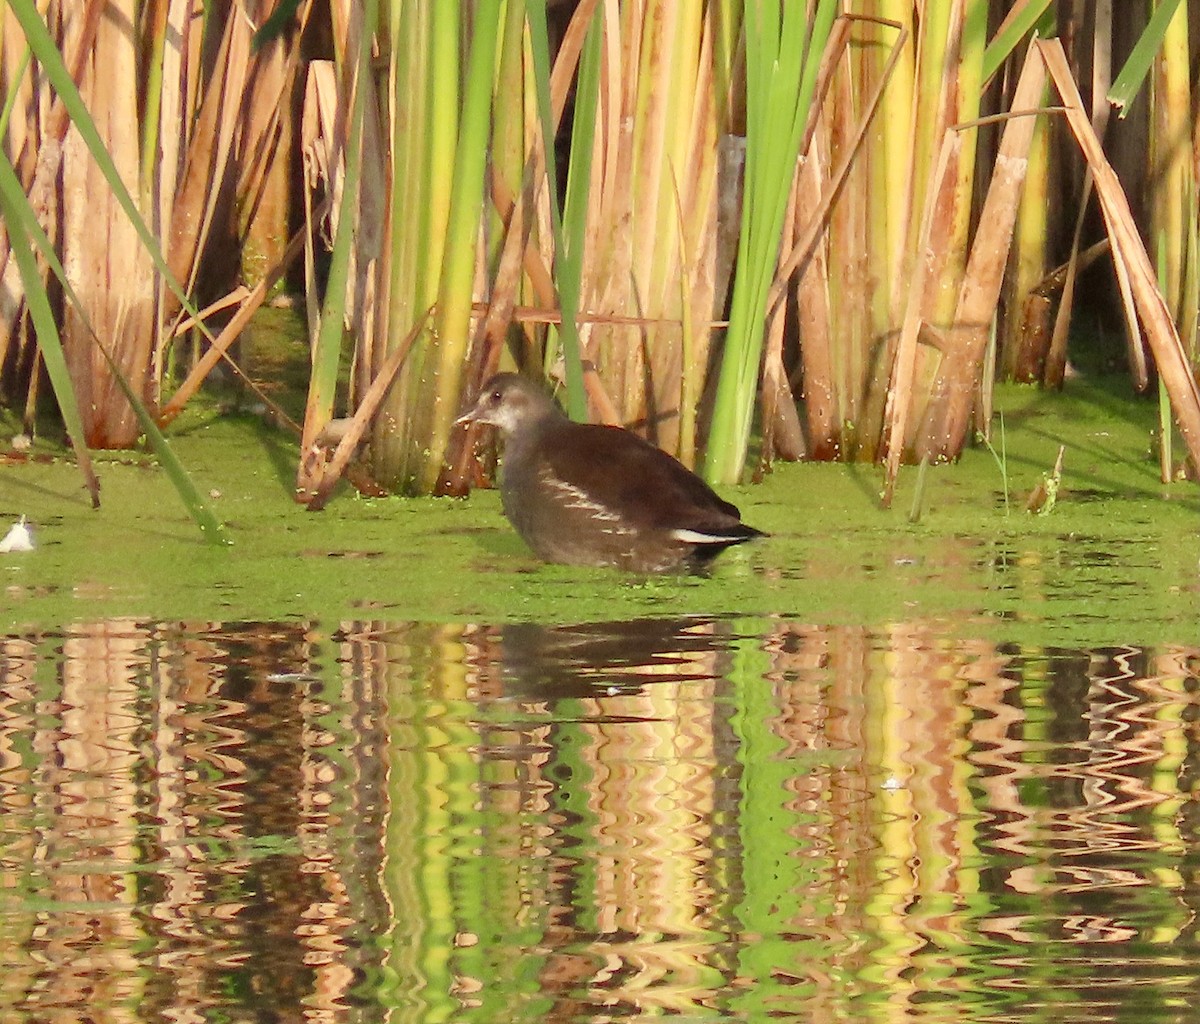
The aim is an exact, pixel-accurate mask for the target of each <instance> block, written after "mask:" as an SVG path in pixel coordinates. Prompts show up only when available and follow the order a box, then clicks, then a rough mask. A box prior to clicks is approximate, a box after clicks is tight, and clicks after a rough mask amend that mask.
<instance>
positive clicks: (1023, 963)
mask: <svg viewBox="0 0 1200 1024" xmlns="http://www.w3.org/2000/svg"><path fill="white" fill-rule="evenodd" d="M1198 664H1200V649H1197V648H1194V647H1184V646H1180V647H1174V648H1160V649H1153V650H1152V649H1145V648H1133V647H1130V648H1119V649H1118V648H1114V649H1097V650H1090V651H1078V650H1052V649H1025V648H1017V647H1011V648H1008V647H1004V646H998V645H996V644H994V643H991V642H985V641H983V640H980V639H974V640H969V639H968V640H964V639H962V638H961V636H956V635H952V634H950V633H949V632H947V631H946V630H945V629H944V628H943V627H942V626H940V625H939V624H938V623H934V622H920V621H914V622H908V623H897V624H894V625H893V626H891V627H889V628H887V629H867V628H864V627H849V626H839V627H829V626H822V625H816V624H811V623H804V622H799V621H795V620H791V619H786V618H771V619H736V620H735V619H724V618H719V617H690V618H675V619H652V620H645V621H640V622H632V623H593V624H583V625H575V626H556V627H542V626H537V625H531V624H508V625H501V626H490V625H479V624H417V623H389V622H370V621H361V622H343V623H336V624H322V623H316V622H314V623H290V624H289V623H212V622H190V623H154V622H139V621H133V620H109V621H102V622H96V623H81V624H76V625H72V626H71V627H69V628H66V629H63V630H62V631H60V632H57V633H25V634H19V635H12V636H8V637H0V943H2V946H3V949H4V959H5V966H6V968H7V970H6V971H5V972H3V974H0V1007H3V1014H2V1016H3V1019H5V1020H12V1021H15V1022H21V1024H24V1022H30V1024H31V1022H34V1021H39V1022H40V1021H45V1020H51V1021H59V1020H61V1021H72V1022H74V1021H78V1020H81V1019H88V1020H95V1021H158V1020H168V1019H169V1020H180V1021H201V1020H212V1019H221V1020H229V1021H243V1020H244V1021H251V1020H254V1021H257V1020H288V1021H291V1020H296V1021H357V1020H384V1019H386V1020H390V1021H395V1022H409V1021H412V1022H416V1021H432V1020H443V1019H444V1020H456V1021H471V1020H478V1021H486V1022H493V1021H499V1020H504V1021H523V1020H530V1021H532V1020H538V1021H542V1020H554V1021H596V1022H598V1021H608V1020H613V1019H617V1018H629V1017H653V1016H662V1015H670V1016H674V1017H678V1018H681V1019H685V1020H719V1019H731V1020H760V1019H768V1018H773V1017H783V1018H788V1019H799V1020H853V1021H875V1020H880V1021H883V1020H888V1021H891V1020H904V1021H921V1022H925V1021H928V1022H949V1021H961V1020H966V1019H970V1020H989V1021H1009V1020H1012V1021H1016V1020H1021V1021H1027V1020H1043V1019H1045V1020H1053V1021H1055V1022H1056V1024H1059V1022H1063V1021H1085V1020H1086V1021H1098V1020H1114V1021H1116V1020H1130V1021H1134V1020H1136V1021H1139V1022H1147V1021H1174V1020H1180V1019H1186V1017H1187V1015H1188V1012H1189V1009H1188V1004H1189V1003H1191V1002H1193V1001H1194V1000H1193V999H1192V998H1191V989H1192V988H1193V987H1194V985H1195V982H1194V978H1195V977H1196V974H1197V967H1200V950H1198V949H1197V944H1196V933H1195V931H1196V930H1195V926H1194V923H1193V922H1194V920H1195V912H1196V904H1197V896H1198V891H1197V886H1196V883H1195V881H1194V879H1195V876H1196V871H1195V864H1196V852H1197V843H1196V833H1197V810H1196V801H1195V800H1194V799H1193V796H1192V793H1193V789H1194V787H1195V781H1196V775H1197V770H1196V759H1195V757H1194V756H1193V750H1194V749H1195V734H1196V719H1197V704H1198V699H1197V675H1196V667H1197V665H1198Z"/></svg>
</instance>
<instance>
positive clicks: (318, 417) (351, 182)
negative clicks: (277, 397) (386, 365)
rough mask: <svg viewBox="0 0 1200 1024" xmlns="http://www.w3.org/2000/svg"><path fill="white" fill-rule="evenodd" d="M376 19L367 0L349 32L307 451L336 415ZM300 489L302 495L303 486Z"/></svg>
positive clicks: (373, 3) (374, 3)
mask: <svg viewBox="0 0 1200 1024" xmlns="http://www.w3.org/2000/svg"><path fill="white" fill-rule="evenodd" d="M378 17H379V0H366V3H365V4H364V6H363V8H362V13H361V20H360V21H359V23H358V25H357V26H356V29H352V31H351V36H352V38H353V39H354V46H355V47H356V49H354V50H353V51H352V52H351V53H350V54H348V55H347V59H346V62H345V66H344V67H343V68H342V81H343V82H344V83H345V88H346V90H347V91H348V92H349V94H350V95H351V96H352V97H353V101H352V103H351V106H350V110H349V111H348V112H347V120H348V122H349V125H348V132H349V137H348V141H347V143H346V148H345V151H344V152H345V177H344V180H343V182H342V195H341V201H340V204H339V207H338V216H337V230H336V233H335V235H334V239H333V250H332V253H331V254H330V259H329V277H328V282H327V284H326V286H325V297H324V301H323V302H322V304H321V322H320V327H319V328H318V330H317V336H316V338H315V339H314V340H313V350H312V374H311V376H310V378H309V383H308V401H307V403H306V405H305V410H304V436H303V439H302V442H301V443H302V449H303V450H305V451H307V450H308V448H309V446H310V445H311V444H312V443H313V442H314V441H315V440H316V438H317V436H318V435H319V434H320V432H321V431H322V430H323V429H324V427H325V425H326V424H327V423H328V422H329V420H330V419H331V418H332V417H333V409H334V398H335V393H336V391H337V377H338V366H339V364H340V362H341V352H342V335H343V332H344V327H343V324H344V322H345V315H346V286H347V284H348V282H349V279H350V255H351V250H352V245H353V241H354V220H355V207H356V205H357V203H358V191H359V179H360V177H361V174H362V132H363V111H364V108H365V105H366V95H367V89H366V81H367V79H368V77H369V76H370V74H371V35H372V33H373V32H374V28H375V24H376V22H377V20H378ZM301 472H303V464H302V467H301ZM301 483H303V481H301ZM299 490H300V491H301V492H304V491H305V488H304V487H303V486H302V487H301V488H300V489H299ZM297 497H298V499H299V500H307V494H306V493H299V494H298V495H297Z"/></svg>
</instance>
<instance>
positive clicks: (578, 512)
mask: <svg viewBox="0 0 1200 1024" xmlns="http://www.w3.org/2000/svg"><path fill="white" fill-rule="evenodd" d="M457 422H458V423H460V424H471V423H479V424H491V425H492V426H494V427H497V428H498V429H499V431H500V434H501V437H502V440H503V442H504V449H503V456H502V463H501V473H500V497H501V502H502V505H503V507H504V514H505V516H507V518H508V520H509V522H510V523H512V525H513V527H515V529H516V531H517V533H518V534H520V536H521V538H522V539H523V540H524V541H525V543H526V544H527V545H528V546H529V547H530V548H531V549H532V551H533V552H534V554H536V555H537V556H538V557H539V558H541V559H542V560H544V561H547V562H558V563H565V564H568V565H591V566H607V567H612V568H616V569H622V570H625V571H627V572H632V573H639V574H661V573H680V572H683V573H686V572H692V573H699V572H704V571H706V570H707V568H708V566H709V563H710V562H711V561H712V559H713V558H715V557H716V556H717V555H719V554H720V553H721V552H722V551H724V550H725V549H726V548H728V547H731V546H733V545H734V544H743V543H745V542H746V541H750V540H754V539H755V538H756V537H764V536H766V534H764V533H763V532H762V531H761V530H756V529H755V528H754V527H753V526H750V525H748V524H746V523H743V522H742V517H741V513H740V512H739V511H738V508H737V506H736V505H733V504H731V503H730V502H728V501H725V500H724V499H722V498H721V497H719V496H718V495H717V493H716V492H715V491H714V490H713V489H712V488H711V487H709V486H708V484H706V483H705V482H704V481H703V480H701V479H700V477H698V476H696V474H695V473H693V472H692V471H691V470H689V469H688V468H687V467H685V466H684V465H683V464H682V463H681V462H679V461H678V460H677V459H674V458H672V457H671V456H670V455H668V454H667V453H666V452H664V451H662V449H660V448H657V447H655V446H654V445H653V444H651V443H650V442H648V441H646V440H644V439H643V438H641V437H639V436H638V435H637V434H634V433H632V432H631V431H629V430H626V429H624V428H622V427H616V426H607V425H603V424H598V423H576V422H574V421H573V420H571V419H569V418H568V417H567V416H566V414H565V413H564V412H563V411H562V410H561V409H560V408H559V407H558V405H557V403H556V402H555V401H554V399H553V398H551V397H550V395H549V394H548V393H547V392H546V391H545V390H544V389H543V388H542V387H541V386H540V385H539V384H538V383H536V382H535V381H533V380H531V379H530V378H528V377H524V376H521V375H520V374H515V373H500V374H497V375H496V376H494V377H492V378H491V379H490V380H489V381H488V382H487V383H486V384H485V385H484V386H483V389H482V391H480V393H479V396H478V397H477V398H476V400H475V402H474V404H473V405H472V406H471V408H470V409H468V410H467V411H466V412H465V413H464V414H463V415H462V416H460V417H459V418H458V421H457Z"/></svg>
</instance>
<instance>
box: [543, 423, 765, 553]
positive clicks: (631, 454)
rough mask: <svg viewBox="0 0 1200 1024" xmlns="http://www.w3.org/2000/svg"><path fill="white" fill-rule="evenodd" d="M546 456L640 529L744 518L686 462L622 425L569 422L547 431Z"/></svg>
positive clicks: (559, 472) (696, 526)
mask: <svg viewBox="0 0 1200 1024" xmlns="http://www.w3.org/2000/svg"><path fill="white" fill-rule="evenodd" d="M541 456H542V458H543V459H544V460H545V462H546V464H547V467H548V468H549V470H550V472H552V473H553V474H554V476H555V477H557V478H558V479H560V480H562V481H563V482H564V483H566V484H568V485H570V486H572V487H577V488H579V490H581V491H582V492H583V493H584V494H586V495H587V496H588V497H589V498H590V499H592V500H593V501H595V502H597V503H599V504H602V505H604V506H605V507H606V508H608V509H609V510H610V511H612V512H613V513H615V514H616V515H619V516H620V517H621V518H622V519H623V520H624V521H625V522H627V523H629V524H630V525H632V526H635V527H649V528H657V529H693V530H706V529H710V530H711V529H719V528H721V527H728V526H731V525H733V524H735V523H737V522H739V521H740V519H741V514H740V513H739V512H738V509H737V506H736V505H731V504H730V503H729V502H727V501H725V500H723V499H722V498H721V497H719V496H718V495H717V494H716V492H715V491H713V489H712V488H711V487H709V486H708V484H706V483H705V482H704V481H703V480H701V479H700V478H699V477H698V476H696V475H695V474H694V473H692V472H690V471H689V470H688V469H686V468H685V467H684V466H683V465H682V464H681V463H679V462H678V461H676V460H675V459H673V458H671V456H669V455H668V454H667V453H666V452H664V451H662V450H661V449H659V448H656V447H655V446H654V445H652V444H650V443H649V442H648V441H644V440H642V438H640V437H638V436H637V435H636V434H632V433H630V432H629V431H628V430H622V429H621V428H620V427H606V426H601V425H599V424H581V423H571V422H569V421H564V422H563V423H561V424H556V425H555V426H554V427H553V428H551V429H550V430H548V431H547V432H546V434H545V435H544V437H543V443H542V446H541Z"/></svg>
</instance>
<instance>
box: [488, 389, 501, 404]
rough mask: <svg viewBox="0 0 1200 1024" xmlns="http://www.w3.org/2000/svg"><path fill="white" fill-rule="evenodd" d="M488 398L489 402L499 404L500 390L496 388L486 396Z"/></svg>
mask: <svg viewBox="0 0 1200 1024" xmlns="http://www.w3.org/2000/svg"><path fill="white" fill-rule="evenodd" d="M488 398H489V399H491V401H493V402H499V401H500V389H499V388H496V390H495V391H493V392H492V393H491V394H490V395H488Z"/></svg>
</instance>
